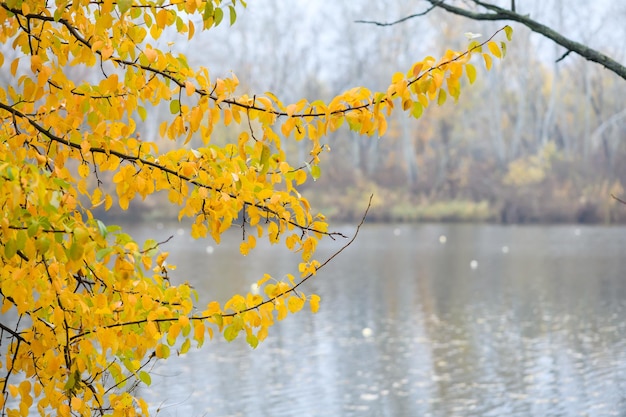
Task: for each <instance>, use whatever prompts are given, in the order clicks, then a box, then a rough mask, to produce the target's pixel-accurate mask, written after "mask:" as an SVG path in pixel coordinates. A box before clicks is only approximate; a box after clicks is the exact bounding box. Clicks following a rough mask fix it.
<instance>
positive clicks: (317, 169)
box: [311, 165, 322, 181]
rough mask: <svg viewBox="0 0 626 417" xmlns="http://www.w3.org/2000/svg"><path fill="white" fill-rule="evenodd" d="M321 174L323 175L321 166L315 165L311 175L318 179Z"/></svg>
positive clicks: (315, 179) (314, 179)
mask: <svg viewBox="0 0 626 417" xmlns="http://www.w3.org/2000/svg"><path fill="white" fill-rule="evenodd" d="M320 175H322V170H321V169H320V167H319V166H318V165H313V166H312V167H311V177H312V178H313V181H317V179H318V178H319V177H320Z"/></svg>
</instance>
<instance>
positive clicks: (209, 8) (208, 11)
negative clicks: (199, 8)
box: [202, 1, 213, 21]
mask: <svg viewBox="0 0 626 417" xmlns="http://www.w3.org/2000/svg"><path fill="white" fill-rule="evenodd" d="M211 17H213V2H212V1H207V2H206V4H205V5H204V14H203V15H202V20H205V21H206V20H209V19H210V18H211Z"/></svg>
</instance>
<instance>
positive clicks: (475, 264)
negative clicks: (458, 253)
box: [470, 259, 478, 269]
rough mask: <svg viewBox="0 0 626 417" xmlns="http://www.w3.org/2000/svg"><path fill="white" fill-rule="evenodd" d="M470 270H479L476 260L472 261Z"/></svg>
mask: <svg viewBox="0 0 626 417" xmlns="http://www.w3.org/2000/svg"><path fill="white" fill-rule="evenodd" d="M470 268H472V269H476V268H478V261H477V260H476V259H472V261H471V262H470Z"/></svg>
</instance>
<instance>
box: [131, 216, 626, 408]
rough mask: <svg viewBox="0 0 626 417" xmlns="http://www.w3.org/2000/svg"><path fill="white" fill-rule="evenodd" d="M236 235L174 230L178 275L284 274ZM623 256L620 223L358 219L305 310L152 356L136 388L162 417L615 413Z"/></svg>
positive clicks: (211, 292)
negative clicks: (232, 337) (245, 334)
mask: <svg viewBox="0 0 626 417" xmlns="http://www.w3.org/2000/svg"><path fill="white" fill-rule="evenodd" d="M346 231H349V229H346ZM138 232H139V234H141V233H149V232H152V231H147V230H146V231H144V230H140V231H138ZM160 233H162V235H163V236H165V237H166V236H168V235H169V234H172V233H173V231H172V230H170V229H168V228H167V227H166V228H164V229H163V230H161V231H160ZM240 237H241V236H240V235H239V236H236V235H233V236H229V237H227V239H225V242H224V244H223V245H220V246H218V247H215V248H213V251H212V253H209V252H211V251H210V250H208V251H207V245H210V244H211V243H209V241H205V242H192V241H190V240H189V239H188V238H187V237H177V238H176V239H174V240H173V241H172V242H171V243H169V247H168V249H169V250H170V252H171V255H170V259H171V260H172V262H175V263H177V264H178V265H179V269H178V270H177V271H176V274H177V276H178V277H184V278H179V279H189V280H190V281H191V282H192V283H193V285H194V286H196V287H197V288H198V289H199V292H200V294H201V295H205V294H206V299H205V300H206V301H208V300H210V299H218V300H225V299H226V298H227V297H228V296H229V295H231V294H232V293H233V292H235V291H244V290H246V289H247V288H248V287H249V285H250V283H251V282H253V281H254V280H256V279H258V278H259V277H260V275H261V274H262V273H263V272H269V273H272V274H273V275H275V276H281V275H284V274H286V273H289V272H294V271H296V270H297V269H296V267H295V266H296V264H297V259H296V258H295V257H294V256H293V255H292V254H289V253H286V252H285V251H282V250H278V251H276V249H277V248H269V247H267V246H261V247H260V248H259V249H257V250H256V252H254V253H253V254H251V255H250V256H248V257H246V258H241V256H239V255H238V254H237V252H238V243H239V241H238V239H240ZM444 237H445V238H444ZM339 245H340V243H333V242H327V243H326V244H322V245H321V246H320V249H319V255H320V257H323V256H324V255H328V254H330V253H332V251H333V250H334V249H336V248H337V247H338V246H339ZM625 253H626V228H623V227H613V228H604V227H583V228H576V227H574V226H558V227H501V226H484V225H483V226H467V225H420V226H383V225H380V226H379V225H374V226H369V227H366V228H365V229H364V230H363V231H362V235H360V236H359V238H358V239H357V241H356V242H355V243H354V244H353V246H351V247H350V248H349V249H348V250H347V251H346V252H344V253H343V254H342V255H341V256H340V257H339V258H338V259H337V260H336V261H334V262H333V263H331V264H330V265H329V266H328V267H327V268H326V269H325V270H324V271H323V272H321V273H320V275H319V276H318V277H317V278H316V279H315V280H314V281H313V282H312V283H311V284H310V285H308V286H307V287H306V288H305V289H304V291H305V292H307V293H310V292H316V293H318V294H320V295H321V296H322V307H321V310H320V312H319V313H318V314H316V315H311V314H309V313H299V314H297V315H295V316H290V317H289V318H288V319H287V320H285V321H283V322H281V323H279V324H278V325H277V326H275V327H273V328H272V329H271V330H270V336H269V338H268V339H267V340H266V341H265V342H264V343H262V344H261V345H260V346H259V347H258V348H257V349H256V350H252V349H250V348H249V347H248V346H247V345H245V342H244V341H242V340H236V341H235V342H233V343H230V344H229V343H226V342H224V341H223V340H221V339H219V340H214V341H212V342H210V343H207V344H206V345H205V346H204V348H203V349H202V350H200V351H194V352H191V353H189V354H187V355H185V356H182V357H177V358H172V360H168V361H167V362H163V363H160V364H158V365H157V366H156V367H155V369H154V371H155V373H156V374H158V376H155V377H153V384H152V386H151V387H150V388H149V389H145V390H144V391H145V392H144V394H145V395H146V396H147V397H148V398H149V400H150V402H151V404H152V406H153V410H156V409H158V410H159V414H160V415H165V416H211V417H212V416H504V415H507V416H509V415H511V416H563V415H567V416H574V415H576V416H578V415H580V416H611V415H625V414H626V342H625V341H624V340H625V338H624V336H625V335H626V324H624V321H623V319H622V318H623V317H624V313H625V304H626V281H625V278H626V262H625V260H626V257H625V256H624V254H625ZM472 261H475V262H473V263H472ZM472 266H473V267H472ZM364 328H369V329H371V335H369V334H368V332H363V329H364Z"/></svg>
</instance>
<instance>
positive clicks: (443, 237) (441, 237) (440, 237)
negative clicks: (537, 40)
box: [439, 235, 448, 245]
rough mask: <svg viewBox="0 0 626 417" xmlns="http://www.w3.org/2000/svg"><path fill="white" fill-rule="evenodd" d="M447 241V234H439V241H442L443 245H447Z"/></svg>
mask: <svg viewBox="0 0 626 417" xmlns="http://www.w3.org/2000/svg"><path fill="white" fill-rule="evenodd" d="M447 241H448V238H447V237H446V235H441V236H439V243H441V244H442V245H445V244H446V242H447Z"/></svg>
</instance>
